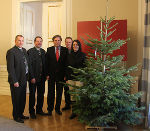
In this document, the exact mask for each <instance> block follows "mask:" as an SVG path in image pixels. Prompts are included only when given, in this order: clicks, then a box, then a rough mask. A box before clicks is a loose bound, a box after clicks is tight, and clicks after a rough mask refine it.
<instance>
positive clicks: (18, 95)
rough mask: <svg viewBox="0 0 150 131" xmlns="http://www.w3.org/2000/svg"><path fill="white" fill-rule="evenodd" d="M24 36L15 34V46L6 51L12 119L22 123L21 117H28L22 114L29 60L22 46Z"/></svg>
mask: <svg viewBox="0 0 150 131" xmlns="http://www.w3.org/2000/svg"><path fill="white" fill-rule="evenodd" d="M23 44H24V37H23V36H22V35H17V36H16V38H15V46H14V47H12V48H11V49H9V50H8V51H7V54H6V59H7V71H8V82H9V84H10V90H11V97H12V104H13V119H14V120H15V121H16V122H20V123H24V121H23V119H29V117H27V116H24V115H23V112H24V108H25V103H26V85H27V78H28V73H29V60H28V55H27V53H26V49H24V48H23V47H22V46H23Z"/></svg>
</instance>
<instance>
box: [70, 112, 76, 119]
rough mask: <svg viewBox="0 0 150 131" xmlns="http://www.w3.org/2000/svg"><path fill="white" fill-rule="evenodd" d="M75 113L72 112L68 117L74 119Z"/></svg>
mask: <svg viewBox="0 0 150 131" xmlns="http://www.w3.org/2000/svg"><path fill="white" fill-rule="evenodd" d="M76 116H77V115H76V114H75V113H72V114H71V116H70V117H69V119H74V118H75V117H76Z"/></svg>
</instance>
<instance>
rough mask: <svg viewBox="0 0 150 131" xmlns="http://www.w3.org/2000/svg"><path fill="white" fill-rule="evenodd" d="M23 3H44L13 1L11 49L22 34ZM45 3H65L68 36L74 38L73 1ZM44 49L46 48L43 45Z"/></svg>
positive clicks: (57, 0) (28, 0)
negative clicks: (16, 38) (21, 5)
mask: <svg viewBox="0 0 150 131" xmlns="http://www.w3.org/2000/svg"><path fill="white" fill-rule="evenodd" d="M22 2H42V1H41V0H12V38H11V47H13V46H14V39H15V36H16V35H18V34H20V31H21V29H20V4H21V3H22ZM44 2H53V3H54V2H64V4H65V5H64V6H65V12H66V16H67V17H66V36H70V37H72V0H44ZM43 46H44V48H46V46H45V45H44V44H43Z"/></svg>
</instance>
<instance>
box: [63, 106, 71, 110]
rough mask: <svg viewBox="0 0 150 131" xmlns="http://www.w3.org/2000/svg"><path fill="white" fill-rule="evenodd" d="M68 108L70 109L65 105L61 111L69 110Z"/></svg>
mask: <svg viewBox="0 0 150 131" xmlns="http://www.w3.org/2000/svg"><path fill="white" fill-rule="evenodd" d="M70 108H71V107H70V106H66V105H65V107H63V108H62V111H66V110H69V109H70Z"/></svg>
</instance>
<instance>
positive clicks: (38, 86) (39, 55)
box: [27, 36, 46, 119]
mask: <svg viewBox="0 0 150 131" xmlns="http://www.w3.org/2000/svg"><path fill="white" fill-rule="evenodd" d="M42 42H43V40H42V38H41V37H40V36H37V37H36V38H35V39H34V44H35V47H33V48H31V49H29V50H28V52H27V53H28V55H29V60H30V63H31V72H30V80H29V91H30V93H29V113H30V117H31V118H32V119H36V115H35V109H34V106H35V92H36V90H37V104H36V114H39V115H46V113H44V112H43V110H42V108H43V102H44V93H45V80H46V74H45V50H44V49H42V48H41V46H42Z"/></svg>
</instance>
